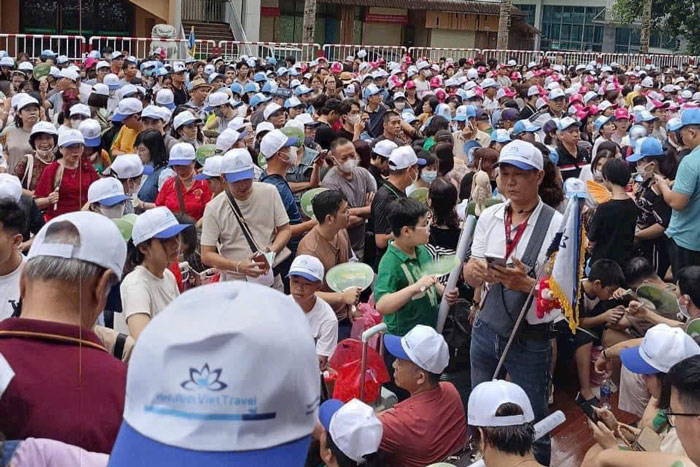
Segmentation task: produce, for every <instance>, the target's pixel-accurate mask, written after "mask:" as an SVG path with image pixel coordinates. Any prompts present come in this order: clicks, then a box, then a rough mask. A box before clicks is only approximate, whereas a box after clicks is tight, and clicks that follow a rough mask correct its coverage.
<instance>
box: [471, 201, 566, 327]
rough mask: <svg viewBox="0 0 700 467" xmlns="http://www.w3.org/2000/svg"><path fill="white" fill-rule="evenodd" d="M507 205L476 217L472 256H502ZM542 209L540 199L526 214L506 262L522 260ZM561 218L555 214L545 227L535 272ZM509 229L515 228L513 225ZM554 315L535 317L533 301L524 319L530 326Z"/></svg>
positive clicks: (548, 319)
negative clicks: (528, 214)
mask: <svg viewBox="0 0 700 467" xmlns="http://www.w3.org/2000/svg"><path fill="white" fill-rule="evenodd" d="M509 204H510V202H506V203H499V204H495V205H493V206H491V207H488V208H486V209H485V210H484V211H483V212H482V213H481V216H479V220H478V222H477V223H476V228H475V229H474V241H473V242H472V257H473V258H478V259H484V258H485V257H486V256H494V257H496V258H503V257H504V256H505V253H506V235H505V209H506V206H508V205H509ZM542 206H544V203H543V202H542V200H540V202H539V204H538V205H537V207H536V208H535V210H534V211H533V212H532V215H530V218H529V219H528V221H527V227H526V228H525V231H524V232H523V234H522V236H521V237H520V240H519V241H518V243H517V245H516V246H515V249H514V250H513V252H512V253H511V255H510V256H509V257H508V258H506V260H507V262H508V263H509V264H510V263H512V262H513V258H514V257H515V258H518V259H520V258H522V256H523V255H524V254H525V250H526V249H527V244H528V243H529V242H530V237H531V236H532V232H533V230H534V229H535V224H536V223H537V218H538V217H539V215H540V212H542ZM561 221H562V215H561V214H560V213H558V212H555V213H554V216H553V217H552V221H551V223H550V224H549V230H547V234H546V235H545V236H544V241H543V242H542V246H541V247H540V251H539V253H538V255H537V264H536V268H537V270H540V268H541V267H542V266H543V265H544V264H545V262H546V261H547V249H548V248H549V246H550V245H551V243H552V240H553V239H554V236H555V235H556V233H557V231H558V230H559V224H561ZM513 227H517V225H514V226H513ZM556 317H557V316H556V314H555V313H549V314H547V315H545V317H544V319H540V318H537V315H536V314H535V300H533V301H532V304H531V305H530V309H529V310H528V313H527V316H526V319H527V322H528V323H530V324H539V323H543V322H549V321H552V320H554V319H555V318H556Z"/></svg>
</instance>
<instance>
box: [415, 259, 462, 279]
mask: <svg viewBox="0 0 700 467" xmlns="http://www.w3.org/2000/svg"><path fill="white" fill-rule="evenodd" d="M458 265H459V259H457V256H456V255H449V256H441V257H440V258H438V259H436V260H435V261H432V262H430V263H428V264H426V265H425V266H423V268H422V269H421V273H422V275H423V276H446V275H447V274H449V273H451V272H452V271H453V270H454V268H456V267H457V266H458Z"/></svg>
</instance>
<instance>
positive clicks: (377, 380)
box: [328, 339, 389, 403]
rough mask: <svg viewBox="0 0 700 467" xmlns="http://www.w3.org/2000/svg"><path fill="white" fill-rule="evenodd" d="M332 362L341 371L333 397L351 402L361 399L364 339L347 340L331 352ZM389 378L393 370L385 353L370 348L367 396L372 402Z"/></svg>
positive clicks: (366, 371)
mask: <svg viewBox="0 0 700 467" xmlns="http://www.w3.org/2000/svg"><path fill="white" fill-rule="evenodd" d="M328 365H329V366H330V367H331V368H333V369H334V370H335V371H336V372H337V373H338V376H337V379H336V381H335V386H334V388H333V397H334V398H335V399H340V400H341V401H343V402H347V401H349V400H351V399H353V398H356V399H359V398H360V373H361V369H362V342H360V341H358V340H355V339H344V340H342V341H340V342H339V343H338V346H337V347H336V349H335V352H333V355H331V358H330V359H329V361H328ZM388 381H389V372H388V371H387V369H386V365H384V360H383V359H382V357H381V355H379V353H378V352H377V351H376V350H374V349H373V348H371V347H370V348H368V349H367V368H366V370H365V397H364V398H363V400H364V401H365V402H367V403H372V402H374V401H376V400H377V398H378V397H379V392H380V388H381V386H382V384H384V383H386V382H388Z"/></svg>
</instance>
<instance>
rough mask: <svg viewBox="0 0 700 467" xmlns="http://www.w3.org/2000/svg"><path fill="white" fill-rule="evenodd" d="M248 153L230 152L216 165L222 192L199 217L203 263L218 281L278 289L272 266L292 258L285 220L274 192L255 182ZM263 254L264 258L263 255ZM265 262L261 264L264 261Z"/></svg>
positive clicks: (290, 234) (264, 184)
mask: <svg viewBox="0 0 700 467" xmlns="http://www.w3.org/2000/svg"><path fill="white" fill-rule="evenodd" d="M254 167H255V165H254V164H253V159H252V158H251V157H250V153H249V152H248V150H247V149H242V148H236V149H231V150H230V151H229V152H227V153H226V154H224V158H223V159H222V160H221V177H222V180H221V181H222V182H224V183H225V184H226V189H225V190H224V191H223V192H222V193H220V194H219V195H218V196H216V197H215V198H214V199H213V200H211V201H210V202H209V203H208V204H207V206H206V208H205V209H204V216H203V217H202V239H201V244H202V263H204V264H206V265H208V266H211V267H215V268H217V269H220V270H221V271H223V273H222V277H223V280H244V281H248V282H255V283H259V284H263V285H266V286H268V287H270V286H274V288H275V289H277V290H280V291H281V290H282V289H283V284H282V278H281V277H280V275H279V274H274V271H273V270H272V267H273V266H276V265H277V264H279V263H281V262H282V261H284V260H285V259H287V257H289V256H290V255H291V252H290V251H289V249H287V248H286V245H287V243H288V242H289V239H290V238H291V236H292V231H291V228H290V227H289V217H288V216H287V212H286V210H285V209H284V205H283V204H282V198H281V197H280V195H279V192H278V191H277V189H276V188H275V187H274V186H272V185H271V184H268V183H260V182H254V181H253V178H254V177H255V170H254ZM263 254H264V255H263ZM263 256H264V258H263Z"/></svg>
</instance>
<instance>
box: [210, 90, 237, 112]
mask: <svg viewBox="0 0 700 467" xmlns="http://www.w3.org/2000/svg"><path fill="white" fill-rule="evenodd" d="M230 99H231V98H230V97H229V96H228V94H226V93H225V92H222V91H216V92H212V93H211V94H209V96H208V97H207V105H208V106H209V107H210V108H211V107H219V106H221V105H224V104H228V102H229V100H230Z"/></svg>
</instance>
